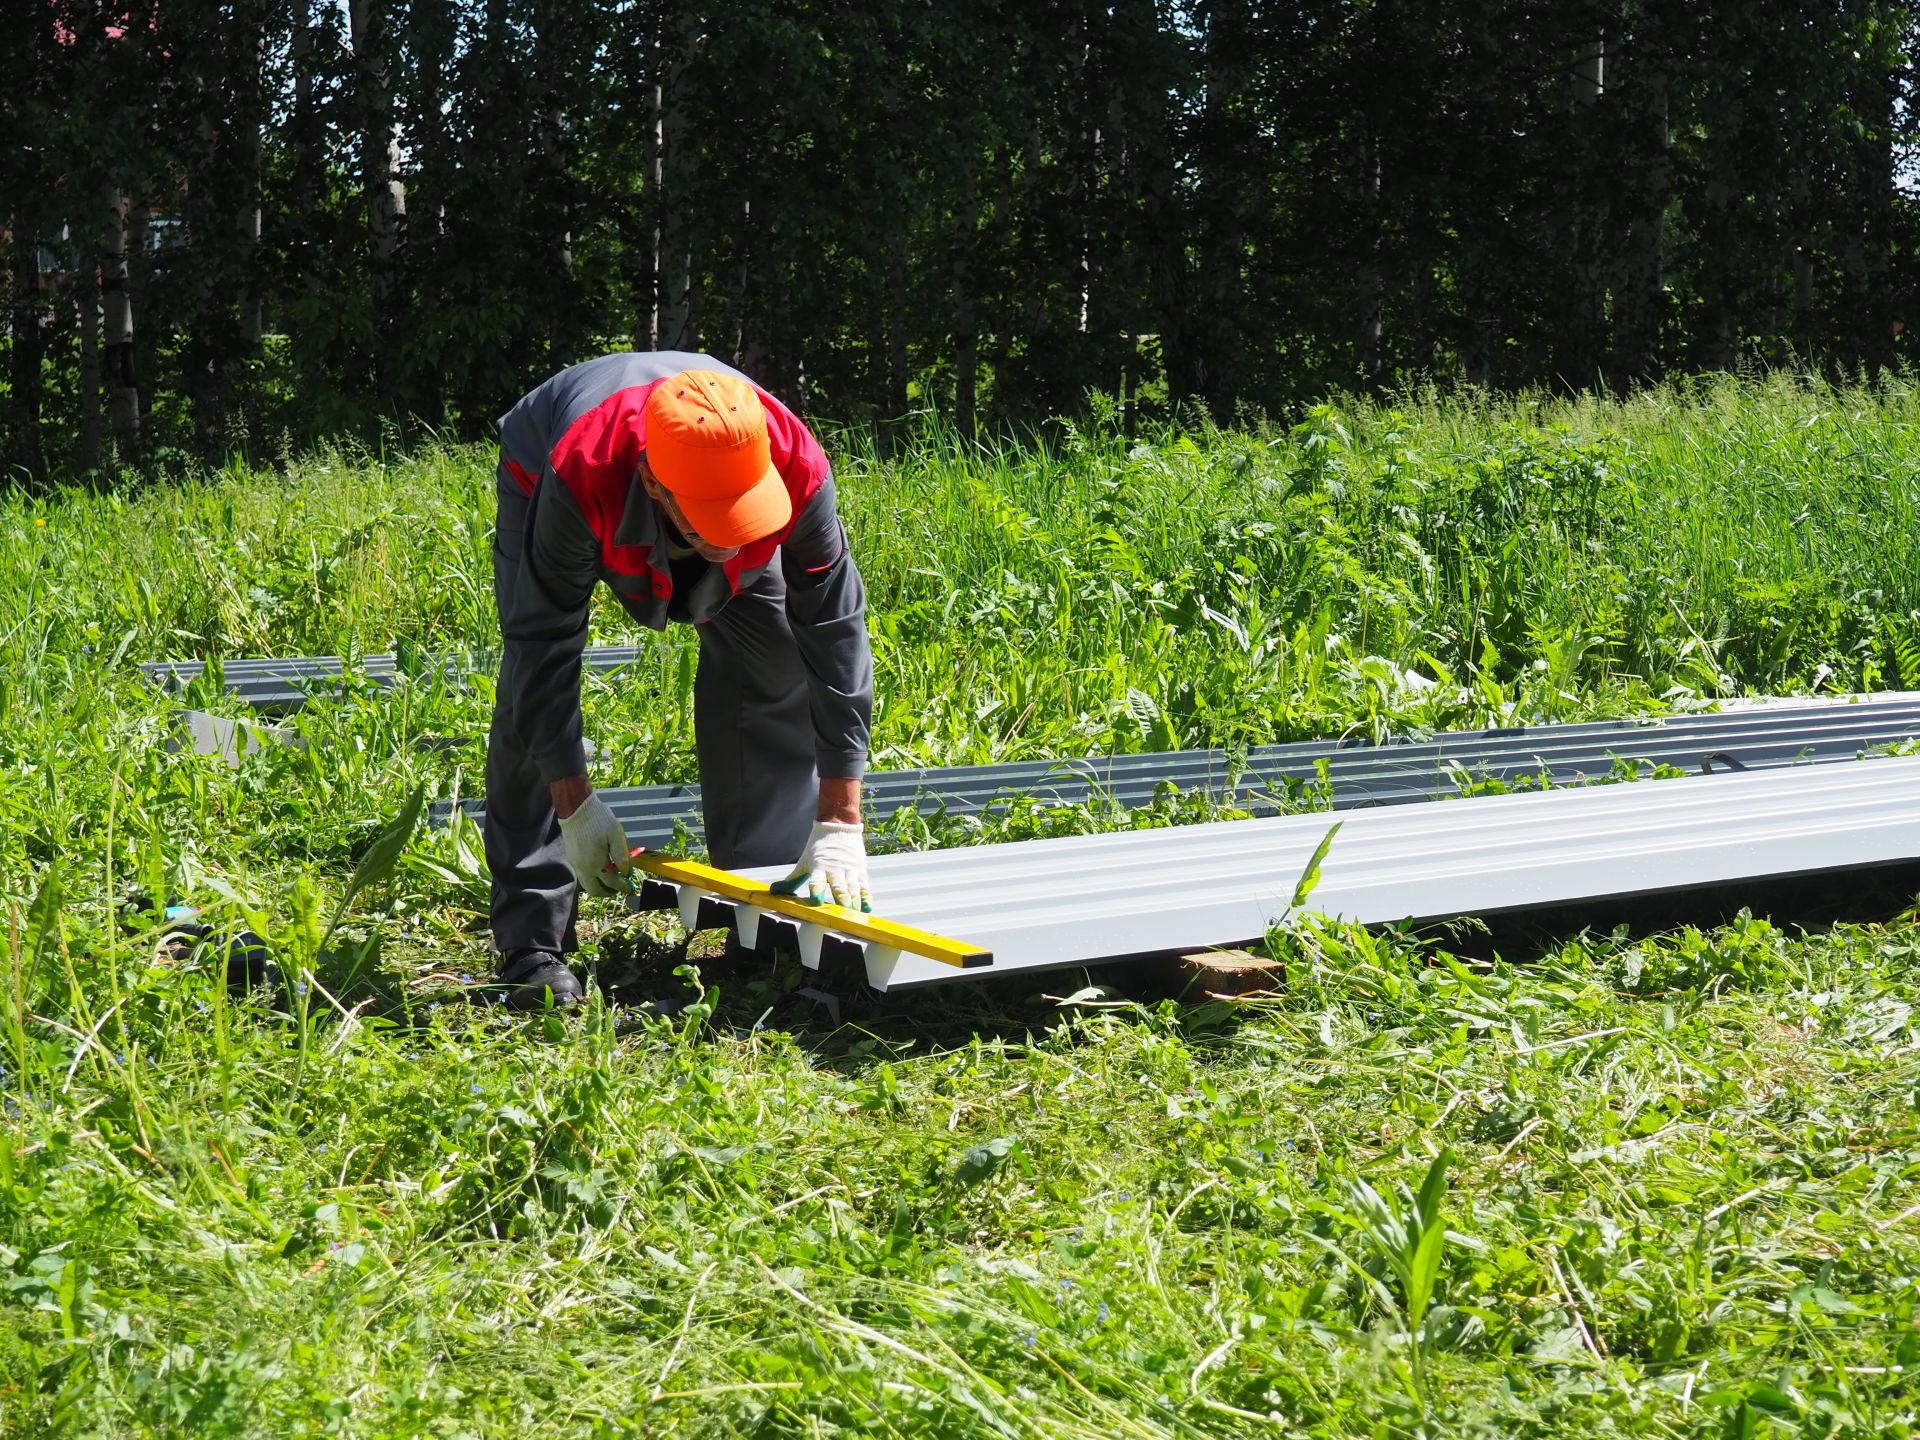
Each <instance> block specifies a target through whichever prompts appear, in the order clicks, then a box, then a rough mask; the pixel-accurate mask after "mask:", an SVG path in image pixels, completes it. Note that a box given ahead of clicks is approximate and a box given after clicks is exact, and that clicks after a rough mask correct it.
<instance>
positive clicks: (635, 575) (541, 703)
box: [494, 350, 873, 781]
mask: <svg viewBox="0 0 1920 1440" xmlns="http://www.w3.org/2000/svg"><path fill="white" fill-rule="evenodd" d="M682 370H717V371H719V372H720V373H721V374H724V375H739V371H737V370H735V369H733V368H732V367H731V366H729V365H723V364H722V363H721V362H720V361H718V360H716V359H714V358H713V357H712V356H711V355H698V354H693V353H690V352H687V351H677V350H663V351H656V352H653V353H651V354H620V355H603V356H601V357H600V358H599V359H597V360H588V361H586V362H584V363H583V364H579V365H574V366H572V367H570V368H568V369H566V370H562V371H561V372H560V373H559V374H558V375H555V376H554V377H553V378H552V379H550V380H548V381H547V382H546V383H545V384H543V385H541V386H540V387H539V388H538V389H536V390H534V391H533V392H532V393H530V394H528V395H527V396H526V397H525V398H523V399H522V400H521V401H520V403H519V404H517V405H515V406H514V407H513V409H511V410H509V411H508V412H507V413H506V414H505V415H504V416H502V417H501V420H500V491H501V500H502V504H501V507H500V521H501V525H500V529H499V531H498V532H497V533H496V535H495V537H494V545H495V546H496V547H497V548H498V549H499V550H500V551H501V552H502V555H501V557H500V558H504V559H507V560H509V561H512V560H517V561H518V562H519V563H518V575H517V577H516V579H515V581H514V583H513V587H512V593H511V594H503V595H501V596H500V597H499V600H500V605H501V622H500V630H501V638H502V641H503V643H504V645H505V649H506V654H505V657H504V663H503V664H502V666H501V675H500V680H501V695H500V700H501V703H503V704H505V705H506V706H508V707H509V709H510V712H511V714H512V716H513V718H514V724H515V728H516V729H517V730H518V731H519V733H520V737H521V740H522V742H523V743H524V744H525V745H526V747H527V750H528V753H529V754H530V755H531V756H532V758H533V760H534V762H535V763H536V764H537V765H538V766H539V767H540V776H541V778H542V779H543V780H548V781H552V780H558V779H560V778H561V777H563V776H566V775H577V774H581V773H583V772H584V771H585V770H586V768H587V765H586V751H585V746H584V745H583V744H582V739H581V718H580V655H581V651H582V650H583V649H584V648H585V647H586V642H587V615H588V610H589V607H590V602H591V600H592V598H593V587H594V584H595V583H596V582H598V581H605V582H606V584H607V586H608V588H610V589H611V590H612V591H613V593H614V594H615V595H616V596H618V597H619V600H620V603H621V605H623V606H624V607H625V608H626V611H627V613H628V614H629V615H631V616H633V618H634V619H636V620H638V621H640V622H641V623H642V624H643V625H649V626H651V627H653V628H654V629H655V630H664V629H665V628H666V626H667V622H668V621H669V620H674V621H684V622H687V623H691V624H695V625H698V624H701V623H703V622H705V621H708V620H711V619H713V617H714V616H715V615H717V614H719V613H720V611H721V610H722V609H723V608H724V607H725V606H726V605H727V603H728V602H729V601H730V600H732V599H733V597H734V596H735V595H737V594H739V593H740V592H741V591H743V590H745V589H747V588H748V587H750V586H752V585H754V584H755V583H756V582H758V581H761V580H763V579H765V578H767V572H768V570H769V569H770V567H772V566H773V565H774V564H775V563H776V562H777V563H778V565H779V567H780V575H781V578H782V579H784V581H785V588H786V610H787V620H788V623H789V626H790V628H791V629H792V632H793V640H794V645H795V646H796V648H797V649H798V650H799V653H800V660H801V664H802V665H803V666H804V668H805V669H806V672H807V678H808V684H809V689H810V691H811V694H810V697H809V698H810V702H811V703H810V706H809V708H810V710H811V712H812V715H813V723H814V750H815V761H816V764H817V765H818V767H819V772H820V774H821V775H822V776H824V777H827V778H850V777H853V776H857V775H860V774H862V773H863V772H864V771H865V769H866V760H867V741H868V736H869V734H870V732H871V728H872V720H873V656H872V652H871V650H870V648H869V645H868V641H867V596H866V587H865V585H864V584H863V583H862V581H861V579H860V571H859V569H858V568H857V567H856V566H855V565H854V563H853V556H852V555H851V554H849V553H848V550H847V537H846V531H845V529H844V528H843V527H842V526H841V524H840V516H839V512H838V510H837V508H836V506H835V501H834V487H833V474H832V471H831V469H830V468H829V467H828V464H827V457H826V453H825V452H824V451H823V450H821V448H820V445H819V442H818V441H816V440H815V439H814V438H813V436H812V434H811V433H810V432H809V431H808V430H807V427H806V426H805V425H803V424H802V423H801V422H800V420H799V418H798V417H797V416H795V415H794V413H793V412H792V411H791V410H789V409H787V407H786V406H784V405H782V404H781V403H780V402H779V401H778V400H776V399H774V398H773V396H771V395H769V394H767V392H766V391H764V390H760V388H759V387H758V386H757V385H756V386H755V387H754V388H755V390H757V391H759V395H760V401H761V403H762V404H763V405H764V406H765V407H766V411H767V438H768V440H769V442H770V443H771V446H772V451H773V465H774V468H775V469H776V470H778V471H779V472H780V478H781V479H782V480H783V481H784V482H785V483H786V487H787V494H788V495H789V496H790V497H791V499H792V501H793V519H792V521H791V522H790V523H789V524H788V526H787V528H786V529H785V530H782V531H779V532H777V533H776V534H773V535H769V536H767V537H765V538H764V539H761V540H756V541H755V542H754V543H753V544H751V545H748V546H746V547H744V548H743V549H742V550H741V551H740V553H739V554H738V555H736V556H735V557H734V558H733V559H731V560H729V561H727V562H726V564H724V565H714V564H710V563H708V562H706V561H704V560H701V559H700V558H699V557H698V556H697V555H696V556H688V555H687V554H686V553H685V547H683V546H681V545H680V543H679V542H680V538H681V537H680V535H679V532H678V531H677V530H676V529H675V528H674V526H673V523H672V521H670V520H668V519H667V517H666V515H665V514H664V513H663V512H662V511H661V509H660V507H659V505H658V504H656V503H655V502H654V500H653V498H652V497H651V496H649V495H648V494H647V492H646V489H645V487H644V486H642V484H641V483H640V476H639V465H640V458H641V456H642V455H644V454H645V452H646V448H647V436H646V404H647V396H648V395H649V394H650V393H651V392H652V390H653V387H654V386H655V385H658V384H659V383H660V382H661V381H663V380H665V379H666V378H667V377H668V376H670V375H676V374H678V373H679V372H680V371H682ZM740 378H741V379H743V380H744V379H746V378H747V377H745V376H744V375H742V376H740ZM748 383H749V384H751V383H752V382H751V381H748ZM521 495H523V496H525V497H526V519H525V528H524V529H523V530H521V531H519V532H515V531H514V530H513V529H512V528H511V521H512V519H513V518H514V517H515V515H516V514H517V512H519V510H520V509H521V507H520V506H519V505H517V504H510V503H507V502H509V501H511V500H513V499H514V498H515V497H516V496H521ZM670 546H671V547H672V549H673V550H678V551H680V552H681V553H679V554H672V553H670ZM496 573H498V571H496Z"/></svg>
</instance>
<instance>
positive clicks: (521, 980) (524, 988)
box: [499, 950, 587, 1010]
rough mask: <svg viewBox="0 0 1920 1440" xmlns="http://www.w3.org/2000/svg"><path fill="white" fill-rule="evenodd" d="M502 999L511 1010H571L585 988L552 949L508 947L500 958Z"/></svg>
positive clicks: (579, 999) (582, 997) (585, 994)
mask: <svg viewBox="0 0 1920 1440" xmlns="http://www.w3.org/2000/svg"><path fill="white" fill-rule="evenodd" d="M499 988H500V990H501V991H502V992H503V993H502V994H501V999H503V1000H504V1001H505V1002H506V1004H507V1007H508V1008H509V1009H512V1010H545V1009H547V1008H548V1007H549V1006H551V1007H552V1008H553V1009H555V1010H571V1009H572V1008H573V1007H574V1006H576V1005H578V1004H579V1003H580V1002H581V1001H582V1000H584V999H586V997H587V992H586V989H585V988H584V987H583V986H582V985H581V984H580V982H579V980H578V979H576V978H575V976H574V973H573V971H571V970H569V969H568V968H567V962H566V961H565V960H563V959H562V958H561V957H560V956H558V955H555V954H554V953H553V952H552V951H550V950H509V951H508V952H507V953H506V954H505V955H504V956H503V957H502V958H501V962H500V984H499Z"/></svg>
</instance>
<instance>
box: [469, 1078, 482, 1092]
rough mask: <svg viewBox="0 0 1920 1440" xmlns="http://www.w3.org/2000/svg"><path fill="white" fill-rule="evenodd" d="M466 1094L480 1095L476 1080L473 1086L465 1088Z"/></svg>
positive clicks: (478, 1084)
mask: <svg viewBox="0 0 1920 1440" xmlns="http://www.w3.org/2000/svg"><path fill="white" fill-rule="evenodd" d="M467 1093H468V1094H469V1095H478V1094H479V1093H480V1082H479V1081H478V1080H476V1081H474V1082H473V1084H471V1085H469V1086H468V1087H467Z"/></svg>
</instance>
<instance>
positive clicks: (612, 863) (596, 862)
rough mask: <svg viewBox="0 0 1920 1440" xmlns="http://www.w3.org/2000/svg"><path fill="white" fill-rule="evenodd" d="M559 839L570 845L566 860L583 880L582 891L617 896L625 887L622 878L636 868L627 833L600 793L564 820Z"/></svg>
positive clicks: (581, 880)
mask: <svg viewBox="0 0 1920 1440" xmlns="http://www.w3.org/2000/svg"><path fill="white" fill-rule="evenodd" d="M560 840H561V843H563V844H564V845H565V846H566V847H567V863H568V864H569V865H571V866H572V867H573V876H574V878H575V879H576V880H578V881H579V882H580V893H581V894H583V895H617V894H619V893H620V891H621V890H623V889H625V888H626V887H625V886H624V885H623V884H622V883H621V880H622V877H623V875H624V874H625V872H626V871H628V870H631V869H632V868H633V857H632V856H631V855H629V854H628V853H627V832H626V831H625V830H623V829H621V828H620V821H619V820H618V819H617V818H616V817H615V816H614V813H613V811H611V810H609V809H608V808H607V802H606V801H604V800H602V799H601V798H600V797H599V796H598V795H589V796H587V798H586V800H585V801H584V802H583V803H582V804H581V806H580V808H579V809H578V810H576V811H574V812H573V814H571V815H568V816H566V817H565V818H564V819H562V820H561V822H560Z"/></svg>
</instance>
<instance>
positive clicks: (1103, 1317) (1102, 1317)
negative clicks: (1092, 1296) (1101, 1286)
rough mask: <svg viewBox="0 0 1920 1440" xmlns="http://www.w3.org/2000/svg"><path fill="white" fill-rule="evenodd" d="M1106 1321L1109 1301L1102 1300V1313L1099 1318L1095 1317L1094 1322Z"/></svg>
mask: <svg viewBox="0 0 1920 1440" xmlns="http://www.w3.org/2000/svg"><path fill="white" fill-rule="evenodd" d="M1106 1323H1107V1302H1106V1301H1104V1300H1102V1301H1101V1302H1100V1314H1099V1316H1098V1318H1096V1319H1095V1321H1094V1324H1096V1325H1104V1324H1106Z"/></svg>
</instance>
